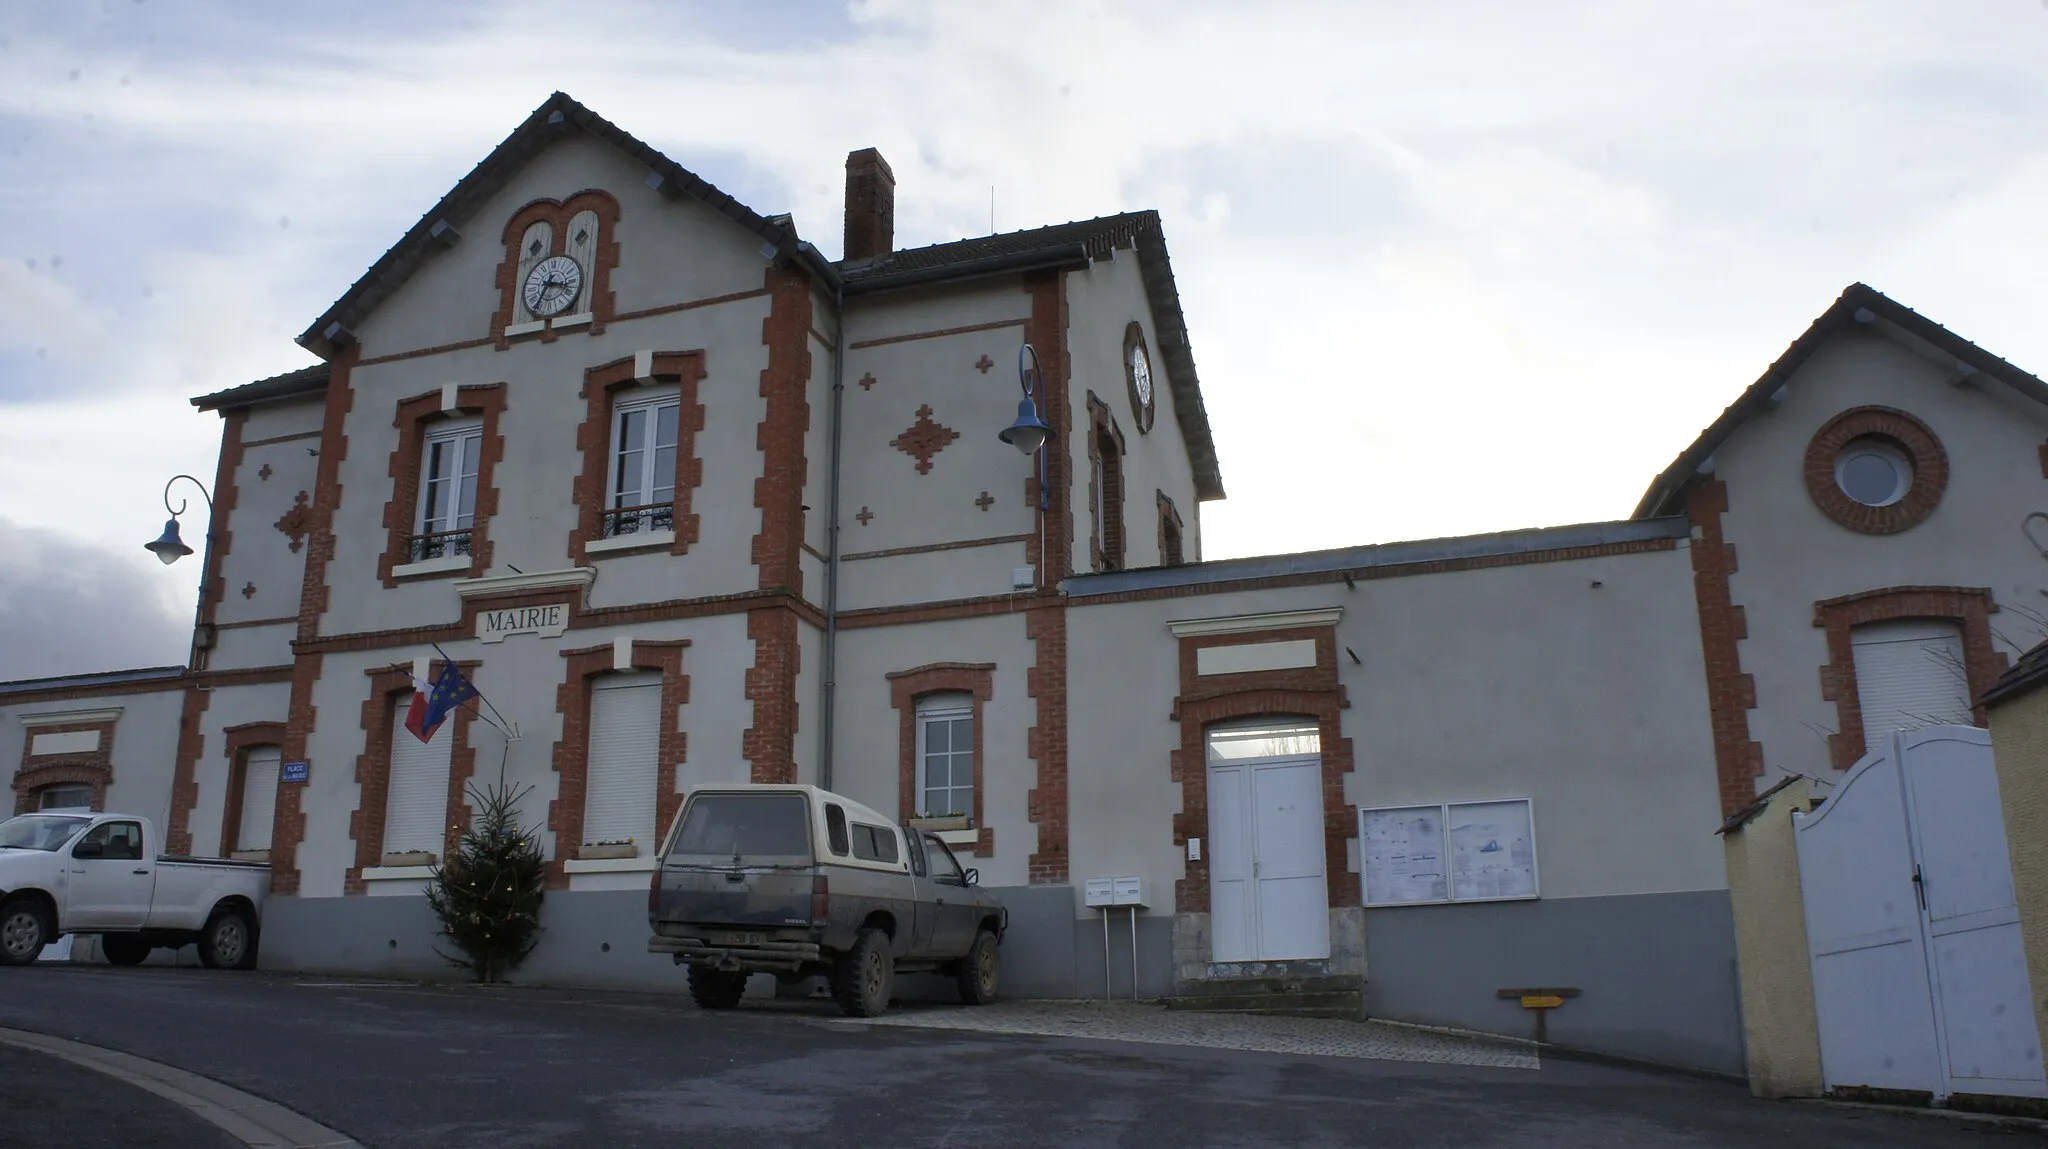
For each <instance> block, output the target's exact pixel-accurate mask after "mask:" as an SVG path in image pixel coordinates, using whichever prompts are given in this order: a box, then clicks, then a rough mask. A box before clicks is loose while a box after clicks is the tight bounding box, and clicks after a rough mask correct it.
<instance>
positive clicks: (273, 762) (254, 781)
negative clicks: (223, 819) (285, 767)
mask: <svg viewBox="0 0 2048 1149" xmlns="http://www.w3.org/2000/svg"><path fill="white" fill-rule="evenodd" d="M281 758H282V751H280V750H279V749H278V748H277V747H275V746H258V747H256V748H255V749H253V750H251V751H249V756H248V757H247V758H246V759H244V760H243V762H242V824H241V825H240V826H238V827H236V829H235V848H236V849H237V850H268V849H269V848H270V830H271V825H272V823H274V822H275V821H276V820H277V770H278V763H279V761H280V760H281Z"/></svg>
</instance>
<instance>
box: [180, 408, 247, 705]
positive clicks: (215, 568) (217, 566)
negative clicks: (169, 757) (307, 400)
mask: <svg viewBox="0 0 2048 1149" xmlns="http://www.w3.org/2000/svg"><path fill="white" fill-rule="evenodd" d="M248 425H249V411H248V409H247V408H238V409H236V410H233V411H229V412H227V414H226V415H225V416H224V417H223V418H222V419H221V431H220V460H219V461H218V462H217V463H216V464H215V466H214V471H213V507H212V509H211V510H210V511H209V512H208V518H207V527H206V538H207V547H206V573H205V576H204V581H203V582H202V583H201V584H200V585H201V586H202V587H203V588H204V589H205V594H204V595H203V596H202V601H201V603H200V606H199V625H201V626H212V625H213V623H214V618H215V616H217V615H218V614H219V613H220V604H221V602H222V601H223V600H225V599H226V598H227V595H228V580H227V574H226V572H224V571H223V570H222V568H223V567H224V566H226V565H227V556H228V551H229V550H230V549H231V548H232V547H233V546H234V542H235V531H234V523H235V506H236V505H237V504H238V503H240V502H241V501H242V493H241V486H240V482H239V476H240V474H241V470H242V456H243V444H242V434H243V432H244V431H245V430H246V429H247V428H248ZM210 653H211V651H202V650H195V651H193V652H192V655H193V665H194V667H195V668H198V667H204V666H205V665H206V661H207V656H208V655H209V654H210Z"/></svg>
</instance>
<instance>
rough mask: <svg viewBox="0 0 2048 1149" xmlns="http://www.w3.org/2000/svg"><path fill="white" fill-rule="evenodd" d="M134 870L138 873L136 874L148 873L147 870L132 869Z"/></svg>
mask: <svg viewBox="0 0 2048 1149" xmlns="http://www.w3.org/2000/svg"><path fill="white" fill-rule="evenodd" d="M134 872H135V873H138V874H147V873H149V871H148V870H136V871H134Z"/></svg>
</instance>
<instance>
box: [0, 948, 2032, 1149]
mask: <svg viewBox="0 0 2048 1149" xmlns="http://www.w3.org/2000/svg"><path fill="white" fill-rule="evenodd" d="M680 981H681V979H680V978H678V983H679V988H680ZM947 1008H966V1007H947ZM0 1026H5V1027H12V1028H18V1029H24V1030H31V1031H36V1032H40V1033H45V1034H51V1035H55V1036H59V1037H66V1038H71V1039H73V1040H78V1041H85V1042H91V1043H93V1044H96V1045H102V1046H107V1047H111V1048H114V1049H118V1050H123V1051H126V1052H129V1053H133V1054H135V1055H137V1056H141V1057H147V1058H152V1059H155V1060H158V1061H162V1062H166V1063H169V1064H171V1065H175V1066H179V1067H181V1068H183V1069H187V1070H190V1071H192V1072H194V1073H199V1074H203V1075H206V1076H208V1077H211V1078H214V1079H216V1080H218V1081H221V1082H224V1083H226V1084H228V1085H231V1086H234V1087H236V1088H239V1089H243V1090H246V1091H248V1092H250V1093H252V1094H255V1095H257V1096H259V1097H263V1098H267V1099H269V1100H272V1101H275V1102H278V1103H279V1104H282V1105H286V1106H289V1107H291V1108H293V1109H295V1110H297V1111H298V1112H300V1113H302V1114H304V1115H306V1116H307V1117H310V1118H312V1119H313V1120H315V1121H319V1122H321V1123H323V1124H325V1125H328V1126H331V1127H333V1128H334V1129H336V1130H339V1131H342V1132H344V1133H347V1134H349V1135H351V1136H353V1137H355V1138H357V1139H358V1140H360V1141H361V1142H363V1143H364V1144H365V1145H370V1146H377V1147H384V1149H412V1147H421V1149H425V1147H427V1146H433V1147H435V1149H452V1147H462V1146H491V1147H494V1149H523V1147H543V1146H600V1145H601V1146H607V1147H612V1146H638V1145H649V1146H652V1145H663V1146H672V1145H689V1146H691V1147H692V1149H715V1147H720V1146H733V1147H747V1149H753V1147H757V1146H762V1145H767V1144H791V1145H801V1146H803V1147H804V1149H832V1147H836V1146H859V1147H867V1146H879V1145H889V1146H945V1145H972V1146H976V1147H986V1146H1033V1147H1040V1146H1067V1145H1075V1146H1110V1145H1116V1146H1154V1145H1173V1146H1176V1147H1177V1149H1178V1147H1183V1146H1268V1145H1286V1146H1323V1145H1330V1146H1337V1145H1344V1146H1402V1147H1407V1146H1414V1147H1418V1149H1429V1147H1437V1146H1442V1147H1446V1149H1450V1147H1455V1149H1482V1147H1489V1146H1502V1147H1505V1146H1514V1147H1516V1149H1526V1147H1540V1146H1571V1147H1572V1149H1581V1147H1592V1146H1626V1147H1628V1149H1655V1147H1661V1146H1687V1147H1689V1149H1697V1147H1703V1146H1742V1147H1745V1149H1748V1147H1752V1146H1779V1145H1783V1146H1798V1147H1800V1149H1867V1147H1870V1146H1903V1147H1915V1149H1923V1147H1924V1149H1947V1147H1959V1146H1969V1147H1976V1149H1983V1147H1996V1146H2005V1145H2013V1146H2020V1145H2034V1144H2039V1143H2040V1142H2041V1140H2042V1137H2041V1134H2040V1133H2039V1132H2038V1131H2033V1130H2028V1131H2022V1132H2011V1131H2008V1130H2007V1129H2004V1128H2000V1127H1995V1126H1990V1125H1986V1124H1983V1123H1970V1122H1964V1121H1960V1120H1956V1119H1949V1118H1940V1117H1929V1116H1923V1115H1913V1114H1899V1113H1893V1112H1887V1111H1881V1110H1870V1109H1852V1108H1846V1107H1840V1106H1832V1105H1824V1104H1817V1103H1801V1102H1767V1101H1758V1100H1755V1099H1752V1098H1751V1097H1749V1095H1748V1093H1747V1092H1746V1091H1745V1090H1743V1089H1742V1088H1740V1087H1738V1086H1733V1085H1728V1084H1724V1083H1720V1082H1714V1081H1706V1080H1701V1079H1697V1078H1690V1077H1684V1076H1679V1075H1674V1074H1666V1073H1661V1072H1652V1071H1638V1070H1630V1069H1619V1068H1612V1067H1607V1066H1600V1065H1591V1064H1586V1063H1579V1062H1561V1061H1551V1060H1546V1061H1545V1062H1544V1063H1543V1064H1542V1065H1541V1067H1540V1068H1536V1069H1528V1068H1502V1067H1494V1066H1474V1065H1446V1064H1420V1063H1411V1062H1404V1061H1393V1060H1378V1059H1371V1058H1363V1057H1328V1056H1305V1055H1295V1054H1288V1053H1272V1052H1252V1051H1246V1050H1231V1049H1210V1048H1197V1047H1187V1046H1177V1045H1162V1044H1140V1043H1136V1042H1113V1041H1097V1040H1088V1039H1085V1038H1075V1037H1047V1036H1029V1035H1018V1034H1010V1033H986V1032H970V1031H957V1030H945V1029H936V1028H926V1027H920V1026H890V1025H869V1024H863V1023H857V1022H849V1021H847V1020H845V1019H842V1018H840V1017H839V1015H838V1013H837V1011H836V1010H835V1009H834V1008H833V1007H832V1006H831V1005H830V1004H828V1003H817V1002H777V1003H763V1004H758V1005H753V1004H750V1005H749V1006H743V1007H742V1008H741V1009H739V1010H737V1011H733V1012H730V1013H715V1014H713V1013H704V1012H702V1011H699V1010H697V1009H696V1008H695V1007H694V1006H692V1005H691V1004H690V1003H689V1001H688V999H687V998H686V997H683V996H682V995H681V994H680V993H678V994H677V995H676V996H674V997H668V996H661V995H646V994H625V993H602V992H589V991H568V990H554V991H550V990H533V989H519V988H484V987H471V986H447V987H429V986H412V985H405V984H402V983H380V982H368V981H344V980H334V979H324V978H310V977H295V976H291V975H281V974H255V973H225V972H215V971H207V970H179V969H147V968H145V969H114V968H111V967H106V966H56V967H52V966H42V967H29V968H23V969H4V970H0ZM13 1077H14V1075H13V1074H11V1073H9V1074H6V1075H5V1077H0V1080H9V1079H12V1078H13ZM28 1080H29V1081H30V1083H31V1088H32V1090H33V1094H32V1095H25V1096H21V1097H20V1098H19V1100H16V1099H15V1098H14V1097H13V1096H11V1095H4V1094H0V1100H5V1101H6V1102H7V1104H6V1105H5V1107H4V1112H8V1113H12V1112H18V1111H20V1110H21V1108H22V1107H27V1108H30V1109H35V1108H37V1107H41V1106H45V1105H49V1104H62V1103H64V1101H63V1098H64V1096H65V1095H66V1094H67V1093H69V1094H72V1095H77V1093H78V1091H79V1090H80V1089H81V1088H84V1087H83V1086H81V1085H79V1084H78V1083H77V1082H76V1081H75V1080H74V1079H70V1078H65V1077H49V1078H46V1079H44V1080H45V1081H46V1082H47V1084H48V1089H42V1088H40V1087H36V1086H34V1082H35V1081H36V1079H35V1078H33V1077H31V1078H29V1079H28ZM45 1093H47V1094H49V1095H51V1096H54V1097H55V1098H56V1099H57V1100H56V1101H55V1102H51V1101H49V1100H47V1099H46V1098H45V1096H44V1095H45ZM132 1101H133V1099H130V1102H132ZM77 1119H82V1118H74V1120H77ZM6 1143H7V1144H13V1143H14V1142H6ZM20 1143H21V1144H37V1142H33V1141H30V1142H20ZM90 1143H92V1142H87V1141H82V1140H80V1139H77V1138H75V1137H68V1138H65V1139H63V1140H60V1141H57V1142H53V1144H61V1145H64V1146H76V1145H81V1144H90ZM107 1143H108V1144H120V1145H122V1146H123V1147H124V1149H135V1147H138V1146H150V1145H186V1144H190V1145H195V1146H205V1145H210V1144H217V1143H218V1140H217V1138H216V1139H215V1140H213V1141H208V1140H205V1139H204V1138H203V1137H202V1136H199V1135H195V1136H194V1137H193V1138H192V1139H190V1140H186V1139H183V1138H182V1137H175V1138H168V1139H167V1138H158V1137H149V1136H143V1137H129V1138H125V1139H122V1140H119V1141H109V1142H107Z"/></svg>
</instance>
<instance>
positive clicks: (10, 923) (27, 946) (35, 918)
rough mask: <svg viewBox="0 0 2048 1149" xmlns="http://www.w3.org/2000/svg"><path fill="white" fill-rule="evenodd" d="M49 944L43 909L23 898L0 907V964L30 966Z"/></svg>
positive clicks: (48, 925) (47, 926)
mask: <svg viewBox="0 0 2048 1149" xmlns="http://www.w3.org/2000/svg"><path fill="white" fill-rule="evenodd" d="M49 942H50V923H49V922H48V921H47V920H46V919H45V918H44V917H43V909H42V907H41V906H38V905H36V904H35V903H34V902H32V901H29V900H28V899H27V898H18V899H16V900H14V901H11V902H8V903H7V904H6V905H4V906H0V965H30V964H32V963H34V961H35V960H36V959H37V958H39V957H41V956H43V947H44V946H46V945H48V944H49Z"/></svg>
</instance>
